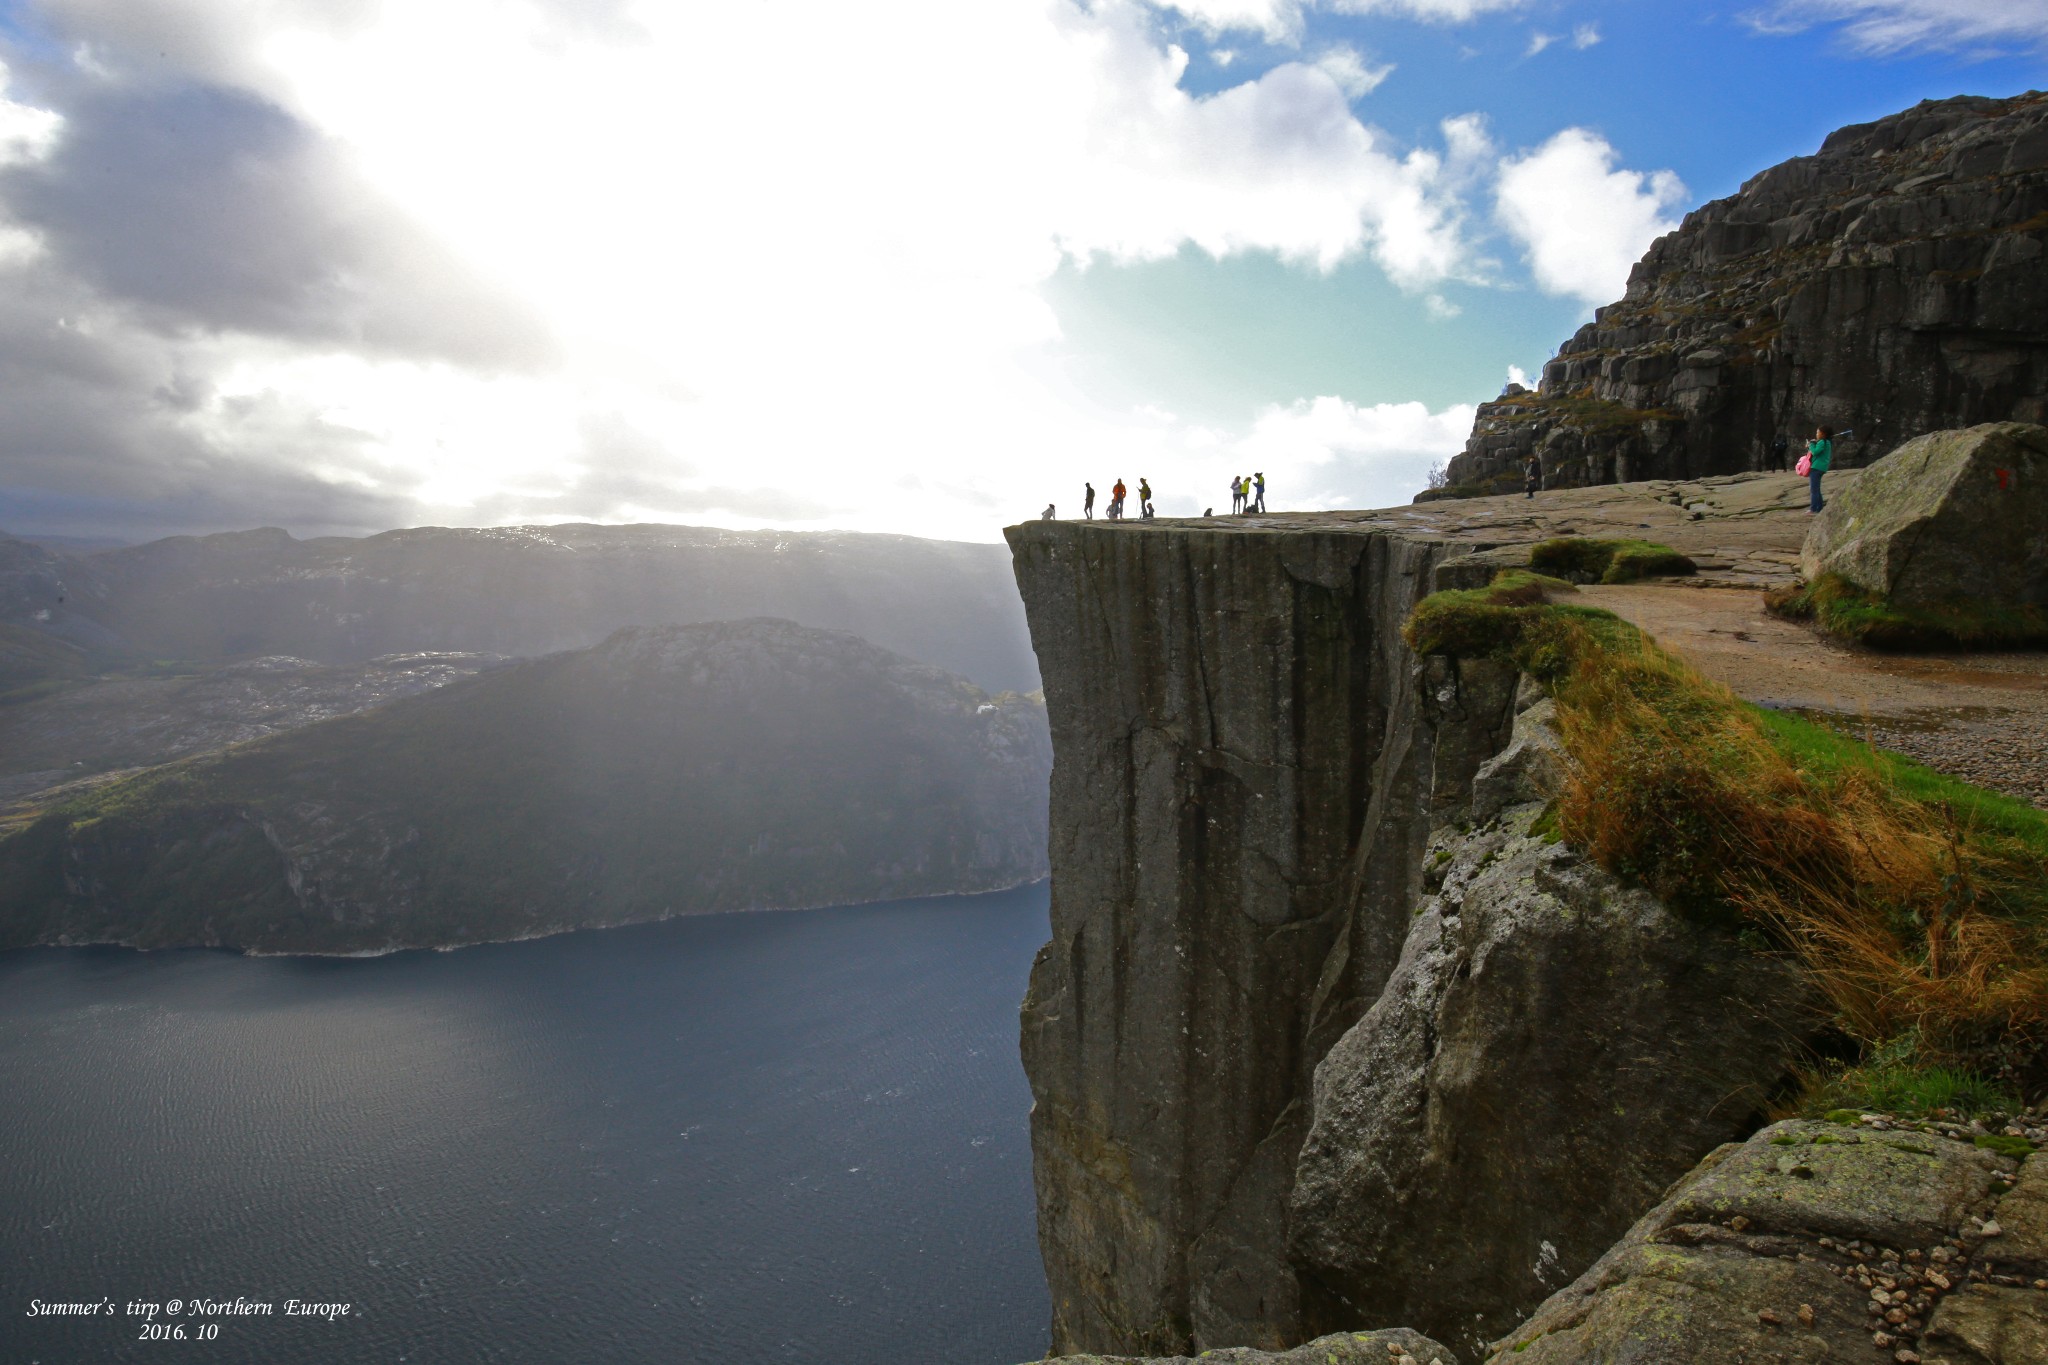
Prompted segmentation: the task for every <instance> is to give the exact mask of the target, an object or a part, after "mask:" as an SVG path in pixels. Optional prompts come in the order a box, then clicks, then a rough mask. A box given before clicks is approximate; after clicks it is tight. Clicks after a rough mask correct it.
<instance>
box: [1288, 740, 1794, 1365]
mask: <svg viewBox="0 0 2048 1365" xmlns="http://www.w3.org/2000/svg"><path fill="white" fill-rule="evenodd" d="M1551 715H1552V707H1551V704H1550V703H1549V702H1548V701H1542V702H1539V703H1537V704H1536V705H1534V706H1532V707H1531V708H1530V709H1528V710H1527V711H1525V712H1524V713H1523V714H1522V715H1521V716H1519V717H1518V718H1517V720H1516V723H1515V730H1514V739H1513V742H1512V743H1511V744H1510V745H1509V747H1508V749H1507V750H1506V751H1504V752H1503V753H1502V754H1501V755H1500V756H1499V757H1498V758H1495V759H1493V760H1491V761H1490V762H1488V763H1487V764H1486V766H1485V767H1483V768H1482V769H1481V770H1480V772H1479V774H1478V776H1477V777H1476V778H1475V779H1474V783H1473V786H1474V796H1473V800H1472V801H1471V803H1470V805H1469V806H1468V807H1467V809H1466V812H1465V818H1464V819H1463V820H1462V821H1461V822H1460V823H1461V824H1463V825H1467V826H1469V828H1467V829H1466V830H1464V831H1463V832H1460V830H1458V829H1453V828H1446V829H1444V830H1443V831H1441V833H1440V834H1439V836H1438V837H1437V838H1436V839H1435V840H1434V841H1432V846H1431V855H1430V857H1429V859H1428V865H1427V870H1426V871H1425V873H1424V879H1425V883H1426V884H1427V885H1428V886H1429V887H1431V888H1432V889H1433V890H1434V892H1435V894H1433V895H1431V896H1429V897H1428V898H1427V899H1426V900H1424V901H1423V902H1422V904H1421V906H1420V913H1419V914H1418V915H1417V917H1416V919H1415V921H1414V928H1413V929H1412V931H1411V932H1410V933H1409V935H1408V941H1407V946H1406V948H1405V949H1404V951H1403V953H1402V956H1401V962H1400V965H1399V966H1398V967H1397V968H1396V969H1395V971H1394V974H1393V977H1392V978H1391V980H1389V982H1388V983H1387V987H1386V990H1385V991H1384V992H1383V993H1382V994H1381V996H1380V998H1379V1000H1378V1001H1377V1002H1376V1003H1375V1004H1374V1005H1373V1006H1372V1008H1371V1009H1370V1010H1369V1011H1367V1013H1366V1015H1365V1017H1364V1019H1362V1020H1361V1021H1360V1022H1359V1024H1358V1025H1357V1026H1356V1027H1355V1028H1353V1029H1352V1030H1351V1031H1350V1032H1349V1033H1347V1034H1345V1035H1344V1037H1343V1038H1342V1039H1341V1040H1340V1041H1339V1042H1338V1043H1337V1045H1336V1046H1335V1047H1333V1048H1331V1049H1330V1052H1329V1054H1328V1055H1327V1056H1325V1057H1324V1058H1323V1060H1322V1063H1321V1065H1319V1066H1318V1067H1317V1068H1316V1091H1315V1105H1314V1115H1315V1118H1314V1124H1313V1126H1312V1127H1311V1129H1310V1132H1309V1137H1308V1141H1307V1144H1306V1145H1305V1146H1304V1148H1303V1150H1302V1153H1301V1158H1300V1161H1299V1163H1298V1165H1297V1170H1296V1177H1295V1189H1294V1200H1293V1215H1292V1234H1293V1242H1292V1245H1293V1250H1294V1255H1295V1261H1296V1263H1297V1265H1298V1266H1300V1267H1301V1268H1302V1271H1303V1283H1304V1287H1305V1289H1306V1291H1307V1292H1306V1295H1305V1297H1306V1299H1307V1300H1308V1302H1309V1304H1310V1312H1309V1322H1310V1325H1311V1327H1315V1326H1319V1325H1321V1324H1324V1323H1331V1322H1338V1321H1342V1322H1350V1323H1374V1322H1400V1323H1403V1324H1406V1325H1409V1326H1412V1327H1415V1328H1419V1329H1420V1330H1422V1331H1424V1332H1427V1333H1429V1334H1430V1335H1431V1336H1432V1337H1435V1338H1438V1339H1441V1340H1443V1341H1446V1342H1449V1343H1450V1344H1451V1345H1452V1346H1453V1347H1454V1348H1455V1349H1457V1350H1458V1351H1459V1353H1460V1354H1461V1355H1464V1356H1465V1357H1466V1358H1468V1359H1477V1358H1479V1357H1480V1355H1481V1354H1483V1351H1484V1347H1485V1345H1486V1343H1487V1342H1489V1341H1490V1340H1492V1339H1493V1338H1495V1337H1497V1336H1499V1335H1501V1334H1502V1333H1504V1332H1506V1331H1507V1330H1509V1329H1510V1328H1511V1327H1513V1326H1514V1324H1515V1323H1516V1322H1517V1321H1519V1320H1520V1318H1521V1317H1522V1316H1523V1314H1525V1313H1526V1312H1527V1311H1528V1310H1529V1309H1530V1308H1531V1307H1533V1306H1534V1305H1535V1304H1536V1303H1537V1302H1538V1301H1539V1300H1541V1299H1542V1298H1543V1297H1544V1296H1545V1295H1547V1294H1549V1293H1550V1292H1551V1291H1552V1290H1554V1289H1557V1288H1558V1287H1560V1286H1561V1285H1563V1284H1564V1283H1566V1282H1567V1281H1568V1280H1569V1279H1570V1278H1571V1276H1572V1274H1573V1272H1574V1271H1575V1270H1576V1269H1577V1268H1579V1267H1582V1266H1586V1265H1589V1264H1591V1263H1592V1261H1593V1260H1594V1259H1595V1258H1596V1257H1598V1256H1599V1255H1600V1254H1601V1252H1602V1251H1604V1250H1605V1249H1606V1248H1607V1246H1608V1245H1609V1244H1610V1243H1612V1242H1613V1241H1614V1239H1615V1238H1616V1237H1618V1236H1620V1235H1621V1234H1622V1233H1623V1232H1624V1231H1625V1230H1626V1229H1627V1228H1628V1227H1629V1225H1630V1224H1631V1223H1633V1222H1634V1221H1635V1220H1636V1217H1637V1216H1638V1215H1639V1214H1640V1213H1641V1212H1642V1211H1643V1209H1645V1208H1647V1207H1648V1206H1649V1205H1651V1204H1652V1203H1654V1202H1655V1201H1656V1199H1657V1197H1658V1195H1659V1194H1661V1193H1662V1192H1663V1190H1664V1189H1665V1188H1666V1187H1667V1186H1668V1185H1669V1184H1670V1183H1671V1182H1672V1181H1673V1180H1674V1179H1676V1178H1678V1177H1679V1176H1680V1175H1683V1174H1684V1173H1685V1171H1686V1170H1687V1169H1688V1168H1689V1167H1691V1165H1692V1164H1693V1162H1694V1161H1695V1160H1696V1159H1697V1158H1698V1156H1699V1155H1700V1153H1702V1152H1705V1151H1709V1150H1712V1149H1713V1148H1715V1147H1716V1146H1718V1145H1719V1144H1721V1143H1723V1142H1726V1141H1731V1140H1735V1139H1739V1138H1741V1137H1742V1136H1744V1135H1745V1134H1747V1133H1748V1132H1750V1131H1751V1130H1752V1129H1754V1128H1755V1127H1757V1126H1758V1125H1759V1124H1760V1123H1761V1122H1762V1117H1761V1111H1762V1110H1763V1109H1764V1107H1765V1106H1766V1104H1767V1102H1768V1101H1769V1100H1770V1099H1771V1097H1772V1090H1773V1088H1774V1087H1775V1086H1777V1085H1779V1084H1781V1083H1782V1082H1783V1080H1784V1079H1785V1078H1786V1077H1787V1076H1789V1075H1790V1074H1791V1072H1792V1070H1793V1068H1794V1067H1795V1066H1796V1065H1798V1063H1799V1062H1800V1061H1801V1060H1802V1059H1803V1058H1805V1057H1807V1056H1809V1055H1811V1054H1810V1052H1809V1050H1808V1046H1807V1045H1808V1044H1809V1043H1810V1041H1811V1037H1810V1035H1811V1032H1812V1030H1813V1028H1814V1026H1815V1025H1817V1024H1818V1023H1819V1021H1820V1019H1821V1018H1822V1013H1823V1012H1822V1009H1821V1002H1820V1001H1818V1000H1817V999H1814V998H1813V993H1812V992H1811V990H1810V989H1809V988H1808V986H1807V985H1806V983H1805V980H1804V977H1803V974H1802V973H1801V972H1800V971H1799V969H1798V968H1797V967H1796V966H1794V965H1793V964H1792V963H1790V962H1789V961H1787V960H1785V959H1784V958H1782V957H1780V956H1778V955H1776V954H1768V953H1761V952H1753V951H1750V950H1748V949H1746V948H1744V947H1743V946H1742V945H1741V944H1740V942H1739V941H1738V940H1737V939H1736V937H1735V935H1734V934H1733V933H1731V932H1730V931H1729V930H1728V928H1727V927H1726V926H1724V925H1719V924H1711V923H1702V922H1698V921H1694V920H1688V919H1687V918H1685V917H1684V916H1681V915H1678V914H1675V913H1673V912H1672V911H1671V910H1670V909H1668V908H1667V907H1665V906H1664V905H1663V904H1662V903H1661V902H1659V901H1658V900H1657V899H1656V898H1655V897H1654V896H1652V895H1650V894H1649V893H1648V892H1646V891H1643V890H1641V889H1639V888H1631V887H1628V886H1625V885H1623V884H1621V883H1620V882H1618V881H1616V879H1615V878H1614V877H1613V876H1611V875H1610V874H1608V873H1607V872H1605V871H1603V870H1602V869H1601V868H1599V867H1597V866H1595V865H1594V864H1592V863H1591V862H1589V861H1587V860H1586V859H1585V858H1584V857H1583V856H1582V855H1580V854H1579V853H1577V852H1576V851H1574V850H1573V849H1571V848H1570V847H1568V846H1566V845H1565V844H1562V843H1560V842H1557V841H1556V838H1555V836H1554V835H1553V836H1550V837H1548V838H1546V837H1544V836H1543V835H1542V834H1541V833H1540V832H1539V831H1538V830H1535V829H1532V826H1535V825H1537V824H1538V822H1539V820H1540V816H1541V814H1542V811H1543V809H1544V803H1545V797H1546V794H1547V792H1548V791H1550V790H1552V789H1554V787H1553V783H1552V782H1551V781H1549V780H1545V778H1544V777H1543V776H1541V774H1543V773H1545V771H1546V770H1550V769H1551V765H1552V764H1553V763H1554V762H1555V759H1554V758H1553V757H1552V755H1553V754H1554V753H1555V752H1556V751H1557V749H1558V740H1557V738H1556V736H1555V733H1554V731H1553V730H1552V728H1551Z"/></svg>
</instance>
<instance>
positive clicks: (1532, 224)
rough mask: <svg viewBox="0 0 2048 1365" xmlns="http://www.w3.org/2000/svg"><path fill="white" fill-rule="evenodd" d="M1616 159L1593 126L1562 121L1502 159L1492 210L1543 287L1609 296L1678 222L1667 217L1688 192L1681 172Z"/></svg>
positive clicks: (1597, 299)
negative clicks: (1543, 138) (1621, 164)
mask: <svg viewBox="0 0 2048 1365" xmlns="http://www.w3.org/2000/svg"><path fill="white" fill-rule="evenodd" d="M1618 159H1619V158H1618V154H1617V153H1616V152H1615V150H1614V148H1613V147H1611V146H1609V145H1608V143H1607V142H1606V140H1605V139H1603V138H1602V137H1600V136H1599V135H1598V134H1597V133H1593V132H1590V131H1588V130H1586V129H1584V128H1567V129H1565V130H1564V131H1563V132H1561V133H1559V134H1557V136H1555V137H1553V138H1551V139H1550V140H1549V141H1548V142H1546V143H1544V144H1543V145H1542V146H1541V147H1538V148H1537V149H1536V150H1535V151H1533V152H1529V153H1527V154H1525V155H1523V156H1520V157H1515V158H1510V159H1508V160H1505V161H1503V162H1501V165H1500V179H1499V182H1498V186H1497V190H1496V199H1495V216H1496V217H1497V218H1498V220H1499V222H1500V224H1501V226H1502V227H1503V228H1505V229H1506V230H1507V231H1508V233H1509V235H1511V236H1512V237H1514V238H1515V239H1516V240H1517V241H1518V242H1520V243H1521V244H1522V247H1523V249H1524V251H1525V253H1526V254H1527V257H1528V261H1529V266H1530V269H1531V270H1532V271H1533V272H1534V274H1535V276H1536V282H1537V284H1538V285H1540V286H1541V287H1542V288H1543V289H1545V290H1547V291H1548V292H1550V293H1553V294H1566V295H1575V296H1577V297H1578V298H1580V299H1583V300H1584V301H1585V302H1586V303H1588V304H1592V305H1598V304H1603V303H1610V302H1612V301H1613V300H1615V299H1617V298H1619V297H1620V296H1621V293H1622V290H1623V289H1624V288H1625V287H1626V286H1627V284H1628V273H1629V269H1630V267H1631V266H1633V265H1634V264H1635V262H1636V260H1637V259H1638V258H1639V257H1640V256H1641V255H1642V254H1643V252H1644V251H1645V250H1646V249H1647V248H1648V247H1649V245H1650V243H1651V242H1653V241H1655V240H1656V239H1657V238H1658V237H1660V236H1662V235H1663V234H1664V233H1667V232H1669V231H1671V230H1672V229H1673V228H1675V227H1677V226H1678V224H1677V222H1676V220H1674V219H1672V218H1670V217H1669V216H1668V214H1669V212H1670V210H1672V209H1673V208H1675V207H1677V206H1678V205H1679V204H1680V203H1682V202H1683V201H1684V199H1685V192H1686V191H1685V186H1684V184H1683V183H1681V182H1680V180H1679V179H1678V177H1677V176H1676V175H1674V174H1672V173H1671V172H1670V171H1656V172H1651V173H1646V172H1643V171H1630V170H1621V169H1617V167H1616V165H1615V163H1616V161H1617V160H1618Z"/></svg>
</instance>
